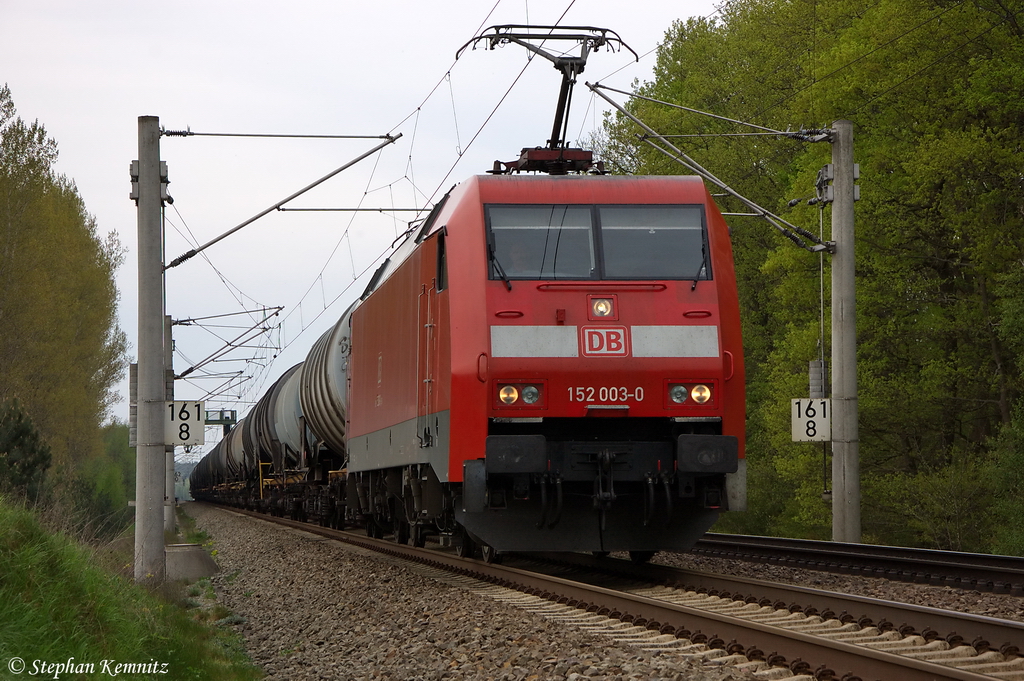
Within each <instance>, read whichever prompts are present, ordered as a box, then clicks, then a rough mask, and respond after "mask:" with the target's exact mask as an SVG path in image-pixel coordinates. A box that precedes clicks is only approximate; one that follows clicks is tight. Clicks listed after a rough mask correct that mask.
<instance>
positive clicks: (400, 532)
mask: <svg viewBox="0 0 1024 681" xmlns="http://www.w3.org/2000/svg"><path fill="white" fill-rule="evenodd" d="M394 537H395V543H396V544H408V543H409V523H407V522H405V521H404V520H395V531H394Z"/></svg>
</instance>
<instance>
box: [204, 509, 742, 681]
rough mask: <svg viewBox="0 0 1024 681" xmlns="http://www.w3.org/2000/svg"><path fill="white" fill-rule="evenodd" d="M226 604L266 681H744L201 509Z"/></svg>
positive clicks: (322, 543) (353, 551) (345, 549)
mask: <svg viewBox="0 0 1024 681" xmlns="http://www.w3.org/2000/svg"><path fill="white" fill-rule="evenodd" d="M185 508H186V512H187V513H188V514H189V515H190V516H192V517H193V518H195V519H196V524H197V525H198V526H199V527H200V528H202V529H203V530H205V531H206V532H208V533H209V534H210V536H211V537H213V539H214V548H216V549H217V561H218V562H219V563H220V567H221V573H220V574H219V575H217V576H216V577H214V578H213V579H212V582H213V585H214V587H215V589H216V591H217V595H218V599H219V601H220V602H221V603H223V604H224V605H225V606H226V607H227V608H229V609H230V610H231V611H232V612H234V613H236V614H238V615H241V616H242V617H244V618H245V623H243V624H240V625H238V626H239V628H240V630H241V632H242V634H243V635H244V636H245V639H246V642H247V643H246V645H247V648H248V650H249V654H250V656H251V657H252V659H253V661H254V662H256V664H258V665H259V666H260V667H262V668H263V669H264V670H265V671H266V673H267V678H268V679H280V680H281V681H284V680H287V681H299V680H304V679H394V680H395V681H407V680H414V679H460V680H461V679H470V680H475V679H480V680H484V679H494V680H515V681H524V680H529V681H534V680H536V681H543V680H546V679H566V680H568V681H589V680H600V679H637V680H639V679H645V680H646V679H652V680H653V679H671V680H673V681H741V680H745V681H746V680H749V679H750V678H751V677H750V676H748V675H746V674H744V673H742V672H740V671H738V670H734V669H728V668H720V667H719V668H715V667H701V666H698V665H697V664H696V663H690V662H686V661H680V660H679V658H677V657H669V656H667V655H666V656H661V655H658V654H657V653H646V652H643V651H638V650H636V649H632V648H629V647H628V646H624V645H617V644H615V643H613V642H611V641H609V640H607V639H604V638H597V637H594V636H591V635H589V634H586V633H583V632H581V631H579V630H578V629H575V628H573V627H568V626H564V625H561V624H558V623H554V622H551V621H548V620H545V619H543V618H542V617H540V616H538V615H534V614H531V613H528V612H524V611H522V610H519V609H516V608H513V607H509V606H506V605H502V604H500V603H497V602H495V601H493V600H491V599H489V598H486V597H482V596H479V595H476V594H474V593H471V592H468V591H465V590H463V589H461V588H458V587H455V586H451V585H449V584H445V583H442V582H439V581H435V580H433V579H429V578H427V577H424V576H422V575H420V574H417V573H415V572H414V571H411V570H410V569H408V568H406V567H404V566H400V565H397V564H395V563H393V562H391V561H390V560H389V559H388V558H386V557H383V556H380V555H378V554H371V553H368V552H365V551H362V550H360V549H357V548H354V547H350V546H347V545H344V544H341V543H339V542H334V541H330V540H324V539H322V538H319V537H314V536H313V535H307V534H304V533H298V532H295V531H293V530H288V529H286V528H281V527H279V526H275V525H271V524H270V523H266V522H262V521H259V520H254V519H251V518H247V517H244V516H239V515H236V514H233V513H230V512H228V511H225V510H223V509H219V508H215V507H211V506H204V505H201V504H195V503H192V504H188V505H186V507H185Z"/></svg>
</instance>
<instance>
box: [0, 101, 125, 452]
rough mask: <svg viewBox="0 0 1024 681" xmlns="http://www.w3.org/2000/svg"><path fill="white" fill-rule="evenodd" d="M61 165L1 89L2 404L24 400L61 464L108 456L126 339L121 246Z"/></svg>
mask: <svg viewBox="0 0 1024 681" xmlns="http://www.w3.org/2000/svg"><path fill="white" fill-rule="evenodd" d="M56 160H57V143H56V142H55V141H54V140H53V139H51V138H50V137H48V135H47V134H46V130H45V129H44V128H43V126H42V125H41V124H40V123H39V122H38V121H37V122H34V123H31V124H28V123H26V122H24V121H23V120H21V119H20V118H18V117H17V116H16V111H15V108H14V102H13V99H12V97H11V93H10V90H9V89H8V88H7V87H6V86H5V87H3V88H2V89H0V401H2V400H8V399H11V398H17V399H18V400H19V401H20V403H21V404H22V406H23V407H24V409H25V411H26V412H28V413H29V414H30V415H31V416H32V420H33V421H34V422H35V424H36V426H37V427H38V428H39V432H40V433H41V435H42V437H43V438H44V439H45V440H46V441H47V442H48V443H49V445H50V447H51V448H52V452H53V458H54V464H55V465H57V466H60V467H65V466H73V465H74V464H75V463H76V462H77V461H79V460H84V459H87V458H89V457H90V456H92V455H93V454H95V453H97V452H101V451H102V448H101V440H100V431H99V429H100V425H101V423H102V420H103V419H104V417H105V416H106V413H107V409H108V407H109V405H110V404H111V402H112V400H113V398H114V393H113V388H114V385H115V382H116V381H117V380H118V379H119V378H120V376H121V375H122V373H123V366H124V358H125V348H126V339H125V336H124V334H123V333H122V332H121V331H120V329H119V328H118V327H117V323H116V303H117V290H116V288H115V285H114V278H113V275H114V270H115V269H116V268H117V266H118V265H119V264H120V262H121V259H122V252H121V248H120V246H119V244H118V243H117V241H116V239H115V238H114V237H113V236H108V237H106V238H101V237H100V236H99V235H98V233H97V228H96V222H95V220H94V219H93V217H92V216H91V215H89V213H88V212H87V211H86V209H85V204H84V202H83V201H82V198H81V197H80V196H79V194H78V191H77V189H76V188H75V185H74V183H73V182H72V181H71V180H69V179H68V178H66V177H64V176H63V175H60V174H58V173H57V172H56V171H55V170H54V164H55V162H56Z"/></svg>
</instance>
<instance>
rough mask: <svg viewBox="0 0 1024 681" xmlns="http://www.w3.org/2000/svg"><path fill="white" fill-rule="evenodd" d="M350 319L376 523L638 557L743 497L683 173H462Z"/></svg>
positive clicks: (732, 381) (731, 388)
mask: <svg viewBox="0 0 1024 681" xmlns="http://www.w3.org/2000/svg"><path fill="white" fill-rule="evenodd" d="M400 250H401V249H400ZM346 318H347V320H348V326H349V328H350V339H351V340H350V341H349V340H348V338H345V339H344V340H343V341H342V342H344V343H349V342H350V344H351V349H350V352H351V357H350V358H349V361H350V368H349V370H348V371H349V385H348V390H349V423H348V433H347V449H348V472H349V480H350V485H349V490H350V492H353V493H355V494H354V496H355V497H356V498H358V499H359V500H360V504H361V510H362V511H363V512H364V514H365V515H367V516H368V517H370V518H371V519H372V520H371V522H372V523H374V524H375V525H376V527H377V529H378V530H379V532H380V533H381V534H383V532H385V531H389V532H394V533H395V534H396V535H397V536H399V537H400V538H404V537H405V536H406V535H407V533H408V534H412V535H414V536H416V537H418V536H419V535H421V533H422V532H424V531H427V530H434V529H437V530H439V531H441V532H446V533H447V532H454V533H456V534H458V535H460V537H459V538H457V539H456V542H457V543H461V544H463V545H465V546H471V544H472V543H474V542H475V543H479V544H481V545H482V546H483V547H485V549H486V552H487V553H493V552H494V551H498V552H500V551H526V550H550V551H567V550H568V551H618V550H624V551H631V552H635V554H636V555H638V556H640V555H644V554H645V553H647V552H653V551H656V550H659V549H687V548H689V547H690V546H692V544H693V543H694V542H695V541H696V539H697V538H698V537H699V536H700V535H702V534H703V533H704V532H705V531H707V529H708V528H709V527H710V526H711V525H712V524H713V523H714V521H715V519H716V518H717V517H718V513H719V511H720V510H722V509H740V508H742V507H743V504H744V500H745V499H744V497H745V484H744V482H745V476H744V466H743V464H744V461H743V436H744V420H745V419H744V376H743V354H742V346H741V339H740V321H739V308H738V302H737V296H736V284H735V277H734V273H733V265H732V252H731V245H730V242H729V232H728V228H727V227H726V225H725V222H724V220H723V219H722V216H721V214H720V213H719V211H718V209H717V208H716V206H715V204H714V202H713V200H712V199H711V197H710V195H709V194H708V193H707V190H706V189H705V187H704V184H703V182H702V181H701V180H700V179H699V178H694V177H612V176H561V177H559V176H520V175H502V176H478V177H474V178H472V179H470V180H469V181H468V182H465V183H464V184H463V185H461V186H460V187H458V188H457V189H455V190H454V191H452V192H451V194H450V195H449V196H448V197H446V199H445V201H444V202H442V204H441V205H440V206H439V208H438V209H437V210H435V211H434V213H433V214H432V215H431V216H430V218H429V219H428V220H427V221H426V223H425V224H424V225H423V226H422V227H421V228H420V229H419V230H418V233H417V234H415V235H412V236H410V241H409V245H408V255H407V257H405V259H404V260H403V261H402V262H400V263H398V264H396V265H392V264H391V263H390V262H389V263H386V266H385V268H384V270H382V274H381V276H379V277H377V278H376V280H375V281H374V282H373V284H372V289H370V290H368V291H367V293H366V294H364V300H363V302H362V303H361V304H359V305H358V306H357V307H356V308H355V309H354V310H353V311H352V312H351V314H350V316H348V315H347V316H346ZM344 322H345V320H344V319H343V324H344Z"/></svg>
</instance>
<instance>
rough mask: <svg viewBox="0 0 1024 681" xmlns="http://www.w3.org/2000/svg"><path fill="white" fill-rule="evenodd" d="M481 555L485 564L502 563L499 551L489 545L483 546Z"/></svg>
mask: <svg viewBox="0 0 1024 681" xmlns="http://www.w3.org/2000/svg"><path fill="white" fill-rule="evenodd" d="M480 554H481V556H483V559H484V562H485V563H492V564H497V563H501V554H499V553H498V552H497V550H495V549H494V547H493V546H490V545H488V544H481V545H480Z"/></svg>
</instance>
